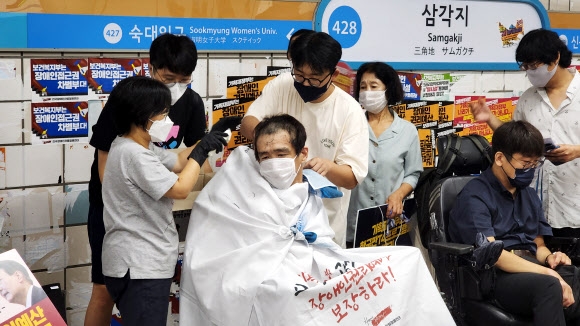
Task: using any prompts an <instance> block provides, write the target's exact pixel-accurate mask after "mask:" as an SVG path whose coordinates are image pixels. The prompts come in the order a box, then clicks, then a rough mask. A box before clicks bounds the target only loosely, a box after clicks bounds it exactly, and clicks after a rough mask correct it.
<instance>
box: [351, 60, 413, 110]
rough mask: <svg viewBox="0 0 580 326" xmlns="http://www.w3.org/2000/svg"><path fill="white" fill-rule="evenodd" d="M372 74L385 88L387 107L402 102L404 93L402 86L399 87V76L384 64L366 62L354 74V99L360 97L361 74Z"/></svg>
mask: <svg viewBox="0 0 580 326" xmlns="http://www.w3.org/2000/svg"><path fill="white" fill-rule="evenodd" d="M367 72H368V73H372V74H374V75H375V76H376V77H377V78H378V79H379V80H380V81H381V82H383V84H385V86H386V87H387V89H386V90H385V96H386V97H387V101H388V102H387V103H388V104H389V105H393V104H397V103H398V102H401V101H402V100H403V97H404V96H405V92H404V91H403V85H401V79H400V78H399V74H397V72H396V71H395V69H393V67H391V66H389V65H388V64H386V63H384V62H367V63H363V64H362V65H361V66H360V67H359V68H358V70H357V72H356V84H355V87H354V97H355V98H356V99H357V100H358V98H359V95H360V82H361V79H362V76H363V74H365V73H367Z"/></svg>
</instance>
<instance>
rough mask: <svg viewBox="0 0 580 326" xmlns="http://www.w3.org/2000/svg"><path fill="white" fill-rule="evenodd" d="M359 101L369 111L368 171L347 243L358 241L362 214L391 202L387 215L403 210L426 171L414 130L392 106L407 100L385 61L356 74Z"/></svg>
mask: <svg viewBox="0 0 580 326" xmlns="http://www.w3.org/2000/svg"><path fill="white" fill-rule="evenodd" d="M355 97H356V98H358V100H359V102H360V104H361V105H362V106H363V108H364V109H365V110H366V116H367V120H368V124H369V169H368V174H367V176H366V178H365V179H364V180H363V182H362V183H360V184H359V185H358V186H357V187H356V188H354V189H353V191H352V193H351V197H350V205H349V208H348V226H347V238H346V239H347V242H351V243H352V242H353V240H354V232H355V226H356V216H357V211H358V210H359V209H362V208H367V207H372V206H377V205H382V204H385V203H387V204H388V205H389V206H388V209H387V216H385V217H388V218H394V217H396V216H399V215H400V214H401V213H402V211H403V200H404V199H405V197H407V196H408V195H409V194H410V193H411V192H412V191H413V189H414V188H415V186H416V185H417V180H418V179H419V175H420V174H421V172H422V171H423V163H422V159H421V149H420V147H419V136H418V133H417V129H416V128H415V126H414V125H413V124H412V123H410V122H408V121H405V120H403V119H401V118H399V117H398V116H397V114H396V113H395V112H394V111H393V110H392V109H391V108H389V107H388V106H389V105H393V104H396V103H397V102H400V101H402V100H403V87H402V86H401V82H400V80H399V76H398V74H397V72H396V71H395V70H394V69H393V68H392V67H391V66H389V65H388V64H386V63H382V62H367V63H365V64H363V65H361V66H360V68H359V69H358V71H357V75H356V87H355Z"/></svg>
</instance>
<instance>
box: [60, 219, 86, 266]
mask: <svg viewBox="0 0 580 326" xmlns="http://www.w3.org/2000/svg"><path fill="white" fill-rule="evenodd" d="M66 250H67V255H66V257H67V261H66V265H67V266H71V265H80V264H87V263H90V262H91V247H90V246H89V236H88V234H87V227H86V226H85V225H82V226H69V227H67V228H66Z"/></svg>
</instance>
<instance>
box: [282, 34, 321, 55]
mask: <svg viewBox="0 0 580 326" xmlns="http://www.w3.org/2000/svg"><path fill="white" fill-rule="evenodd" d="M312 33H316V31H313V30H311V29H305V28H302V29H299V30H297V31H296V32H294V34H292V36H290V40H288V49H287V50H286V57H288V58H291V57H292V56H291V55H290V46H291V45H292V43H294V41H296V40H297V39H298V38H299V37H300V36H302V35H306V34H312Z"/></svg>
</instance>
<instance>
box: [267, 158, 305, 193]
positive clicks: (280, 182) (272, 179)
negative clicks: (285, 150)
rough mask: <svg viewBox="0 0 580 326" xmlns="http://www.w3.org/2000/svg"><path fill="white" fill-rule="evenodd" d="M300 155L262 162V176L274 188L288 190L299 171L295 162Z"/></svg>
mask: <svg viewBox="0 0 580 326" xmlns="http://www.w3.org/2000/svg"><path fill="white" fill-rule="evenodd" d="M297 156H298V155H296V156H294V158H291V157H284V158H271V159H267V160H264V161H262V162H260V174H261V175H262V176H263V177H264V179H266V181H268V182H269V183H270V184H271V185H272V187H274V188H277V189H288V188H289V187H290V186H291V185H292V182H293V181H294V179H295V178H296V175H297V174H298V170H300V167H299V168H298V170H295V169H296V164H295V163H294V160H295V159H296V157H297Z"/></svg>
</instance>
